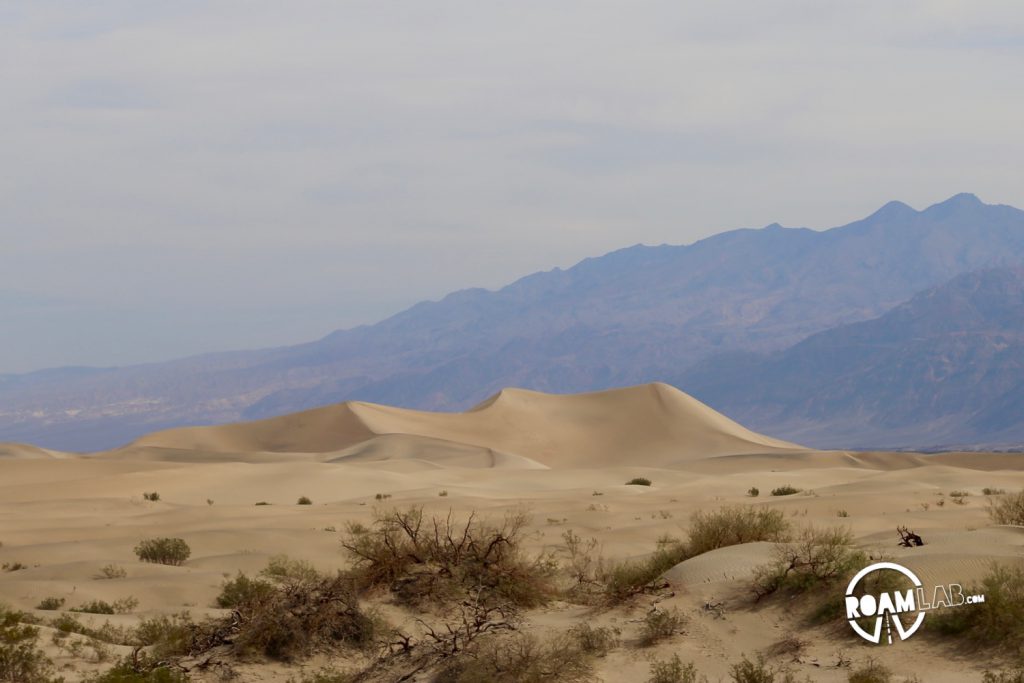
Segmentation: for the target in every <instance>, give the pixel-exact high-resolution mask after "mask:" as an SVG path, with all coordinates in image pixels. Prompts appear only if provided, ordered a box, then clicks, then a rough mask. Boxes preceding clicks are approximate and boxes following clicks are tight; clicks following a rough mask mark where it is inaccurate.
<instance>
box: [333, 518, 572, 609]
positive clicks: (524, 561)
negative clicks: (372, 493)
mask: <svg viewBox="0 0 1024 683" xmlns="http://www.w3.org/2000/svg"><path fill="white" fill-rule="evenodd" d="M528 522H529V517H528V516H527V515H526V514H525V513H523V512H515V513H510V514H508V515H506V516H505V518H504V520H503V521H502V522H501V523H500V524H494V523H490V522H486V521H481V520H479V519H477V517H476V513H471V514H470V515H469V517H468V518H467V519H465V520H462V521H456V520H453V519H452V515H451V513H450V512H449V513H448V515H447V516H444V517H437V516H435V517H429V518H428V517H426V516H425V515H424V514H423V508H422V507H411V508H409V509H407V510H397V509H395V510H389V511H383V512H381V511H378V512H376V513H375V515H374V521H373V525H372V528H371V529H369V530H356V529H355V528H354V527H352V526H350V527H349V528H348V534H347V535H346V537H345V538H344V539H343V540H342V547H343V548H344V549H345V551H346V552H347V554H348V556H349V558H350V559H351V560H352V563H353V569H352V574H353V576H354V577H355V578H356V580H357V582H358V584H359V586H360V587H362V588H371V587H378V586H379V587H387V588H389V589H390V590H391V591H392V592H393V593H394V594H395V596H396V597H397V598H398V599H399V600H400V601H401V602H403V603H406V604H411V605H417V604H420V603H424V602H440V601H447V600H451V599H454V598H456V597H458V596H459V595H464V594H466V593H467V592H468V591H470V590H476V591H478V592H479V596H480V598H481V599H482V600H484V601H485V602H488V603H497V602H501V603H511V604H513V605H517V606H521V607H530V606H535V605H538V604H541V603H543V602H545V601H546V600H547V599H548V598H549V597H550V596H551V595H552V594H553V592H554V585H553V583H554V576H553V575H554V569H555V567H554V565H553V563H552V561H551V559H550V558H549V557H548V556H546V555H539V556H536V557H527V556H525V555H524V554H523V553H522V551H521V550H520V547H519V544H520V541H521V539H522V536H523V534H524V533H525V529H526V525H527V523H528Z"/></svg>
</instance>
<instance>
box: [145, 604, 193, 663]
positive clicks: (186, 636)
mask: <svg viewBox="0 0 1024 683" xmlns="http://www.w3.org/2000/svg"><path fill="white" fill-rule="evenodd" d="M194 631H195V624H194V623H193V622H192V618H191V616H190V615H189V613H188V612H180V613H178V614H172V615H166V614H164V615H160V616H157V617H152V618H150V619H145V620H143V621H142V622H141V623H140V624H139V625H138V626H137V627H136V629H135V637H134V640H135V644H136V645H141V646H143V647H148V648H149V649H150V654H151V655H152V656H153V657H155V658H156V659H158V660H164V659H166V658H168V657H174V656H178V655H184V654H187V653H188V651H189V649H190V647H191V645H192V637H193V633H194Z"/></svg>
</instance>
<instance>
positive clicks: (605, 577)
mask: <svg viewBox="0 0 1024 683" xmlns="http://www.w3.org/2000/svg"><path fill="white" fill-rule="evenodd" d="M687 557H689V554H688V552H687V549H686V547H685V546H683V545H682V544H680V543H672V544H668V545H664V546H662V547H661V548H659V549H658V550H656V551H655V552H654V554H652V555H651V556H649V557H647V558H645V559H643V560H632V561H627V562H621V563H619V564H616V565H612V566H611V567H607V568H605V567H602V568H601V574H600V576H599V579H600V580H601V583H602V584H603V586H604V599H605V600H606V601H607V602H609V603H612V604H615V603H619V602H622V601H623V600H626V599H628V598H630V597H632V596H634V595H638V594H640V593H644V592H648V591H650V590H652V589H657V588H659V587H660V586H661V584H658V583H657V581H658V579H659V578H660V577H661V575H662V574H664V573H665V572H666V571H668V570H669V569H671V568H672V567H674V566H676V565H677V564H679V563H680V562H682V561H683V560H685V559H686V558H687Z"/></svg>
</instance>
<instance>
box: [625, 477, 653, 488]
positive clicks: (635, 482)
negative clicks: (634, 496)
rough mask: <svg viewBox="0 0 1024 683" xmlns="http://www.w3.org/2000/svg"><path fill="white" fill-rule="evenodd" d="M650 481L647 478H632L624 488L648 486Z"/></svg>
mask: <svg viewBox="0 0 1024 683" xmlns="http://www.w3.org/2000/svg"><path fill="white" fill-rule="evenodd" d="M650 485H651V480H650V479H648V478H647V477H633V478H632V479H630V480H629V481H627V482H626V486H650Z"/></svg>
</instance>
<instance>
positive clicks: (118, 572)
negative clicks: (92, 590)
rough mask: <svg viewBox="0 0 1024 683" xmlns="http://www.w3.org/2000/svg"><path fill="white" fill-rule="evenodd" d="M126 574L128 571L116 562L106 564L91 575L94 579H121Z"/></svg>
mask: <svg viewBox="0 0 1024 683" xmlns="http://www.w3.org/2000/svg"><path fill="white" fill-rule="evenodd" d="M126 576H128V572H127V571H126V570H125V568H124V567H119V566H118V565H116V564H108V565H106V566H104V567H103V568H102V569H100V571H99V573H98V574H96V575H95V576H93V577H92V578H94V579H123V578H124V577H126Z"/></svg>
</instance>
